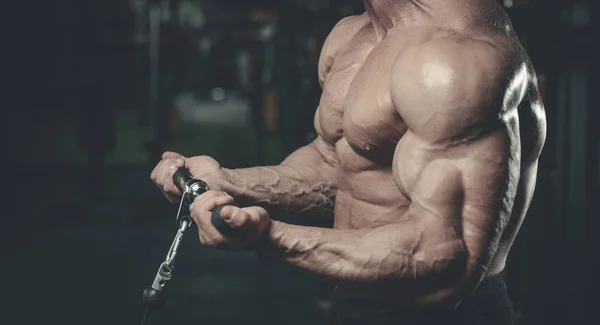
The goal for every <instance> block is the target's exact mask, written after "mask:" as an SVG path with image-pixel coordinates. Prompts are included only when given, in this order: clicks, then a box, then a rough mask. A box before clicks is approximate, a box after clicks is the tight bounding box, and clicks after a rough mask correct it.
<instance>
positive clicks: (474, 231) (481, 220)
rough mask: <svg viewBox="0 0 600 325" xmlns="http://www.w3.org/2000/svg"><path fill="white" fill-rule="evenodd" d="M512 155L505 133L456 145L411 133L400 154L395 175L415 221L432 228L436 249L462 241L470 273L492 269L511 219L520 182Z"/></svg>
mask: <svg viewBox="0 0 600 325" xmlns="http://www.w3.org/2000/svg"><path fill="white" fill-rule="evenodd" d="M509 152H510V141H509V133H508V132H506V131H505V130H503V129H502V128H498V129H494V130H493V131H490V132H488V133H486V134H485V135H482V136H480V137H478V138H477V139H471V140H469V141H466V142H462V143H459V144H452V145H440V144H435V143H432V142H430V141H427V140H422V139H421V138H420V137H419V136H418V135H416V134H415V133H413V132H411V131H409V132H408V133H407V134H406V135H405V136H404V138H403V139H401V141H400V143H399V144H398V148H397V150H396V154H395V159H394V174H395V177H396V181H397V183H398V186H399V188H400V189H401V190H402V191H403V192H404V193H405V195H406V196H407V197H408V198H409V199H410V200H411V207H410V210H409V212H410V215H411V217H413V218H416V219H419V220H420V222H422V223H426V224H427V225H428V229H430V230H431V231H429V232H428V234H429V235H431V236H432V237H431V238H429V239H427V240H428V241H430V245H431V246H432V247H444V245H448V246H449V247H450V246H451V245H450V243H451V242H454V241H455V240H456V239H460V240H461V241H462V242H463V244H464V249H465V253H466V256H467V257H468V263H467V264H468V265H469V266H470V269H471V271H473V270H475V269H473V267H477V268H480V269H485V268H486V267H487V265H488V264H489V262H490V261H491V257H492V256H493V254H494V253H495V250H496V248H497V243H498V240H499V239H500V235H501V233H502V230H503V227H504V225H505V224H506V219H507V218H508V211H509V210H510V205H511V202H512V199H513V198H514V191H513V190H512V188H513V187H514V185H516V184H515V182H516V179H518V175H515V173H514V172H515V167H517V166H516V161H515V160H514V159H512V158H511V157H510V155H509ZM516 172H517V173H518V168H516ZM445 242H448V243H446V244H445ZM452 247H454V246H452ZM448 253H449V254H455V252H451V251H449V252H448Z"/></svg>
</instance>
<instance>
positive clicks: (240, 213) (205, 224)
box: [190, 190, 271, 250]
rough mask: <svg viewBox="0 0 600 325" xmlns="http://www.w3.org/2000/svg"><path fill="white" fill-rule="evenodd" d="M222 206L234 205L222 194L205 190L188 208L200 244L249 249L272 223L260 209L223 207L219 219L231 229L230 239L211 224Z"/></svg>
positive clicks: (220, 247) (226, 195)
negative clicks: (216, 210) (215, 212)
mask: <svg viewBox="0 0 600 325" xmlns="http://www.w3.org/2000/svg"><path fill="white" fill-rule="evenodd" d="M222 204H233V198H232V197H231V196H229V195H228V194H227V193H225V192H221V191H213V190H211V191H207V192H205V193H204V194H202V195H200V196H198V197H196V199H195V200H194V202H193V203H192V204H191V205H190V215H191V217H192V219H194V221H195V222H196V225H197V226H198V234H199V236H200V242H201V243H202V244H203V245H206V246H210V247H214V248H219V249H223V250H252V249H255V248H257V244H258V242H259V241H260V239H261V238H263V236H264V235H266V231H267V229H268V228H269V226H270V224H271V218H270V217H269V214H268V213H267V211H266V210H265V209H263V208H261V207H247V208H238V207H236V206H226V207H224V208H223V209H222V210H221V218H222V219H223V221H225V223H226V224H227V225H229V227H231V228H232V233H233V234H232V235H231V236H224V235H223V234H221V233H220V232H219V231H217V229H216V228H215V227H214V226H213V224H212V222H211V218H212V213H213V210H214V209H215V208H216V207H217V206H219V205H222Z"/></svg>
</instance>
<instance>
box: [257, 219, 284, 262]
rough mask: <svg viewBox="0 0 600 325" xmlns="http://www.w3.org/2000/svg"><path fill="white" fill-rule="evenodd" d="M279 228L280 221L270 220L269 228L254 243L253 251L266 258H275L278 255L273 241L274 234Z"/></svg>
mask: <svg viewBox="0 0 600 325" xmlns="http://www.w3.org/2000/svg"><path fill="white" fill-rule="evenodd" d="M280 226H281V222H280V221H276V220H273V219H271V221H270V223H269V226H268V227H267V229H266V230H265V232H264V233H263V234H262V236H261V237H260V239H259V240H258V241H257V243H256V246H255V249H254V250H255V251H256V252H257V253H259V254H260V255H263V256H267V257H276V256H278V255H279V254H278V253H279V252H278V251H279V250H278V249H277V243H276V242H275V240H274V239H275V238H276V236H275V234H276V233H277V229H279V227H280Z"/></svg>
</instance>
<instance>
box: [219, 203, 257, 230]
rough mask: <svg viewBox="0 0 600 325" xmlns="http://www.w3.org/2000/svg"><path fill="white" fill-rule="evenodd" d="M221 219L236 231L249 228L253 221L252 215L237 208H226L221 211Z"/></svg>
mask: <svg viewBox="0 0 600 325" xmlns="http://www.w3.org/2000/svg"><path fill="white" fill-rule="evenodd" d="M221 219H223V221H225V223H227V224H228V225H229V226H230V227H231V228H235V229H244V228H247V227H248V226H247V224H248V223H249V222H250V221H251V217H250V215H248V213H247V212H246V211H244V210H242V209H241V208H238V207H236V206H226V207H224V208H223V209H221Z"/></svg>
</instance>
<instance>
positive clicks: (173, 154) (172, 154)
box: [162, 151, 185, 159]
mask: <svg viewBox="0 0 600 325" xmlns="http://www.w3.org/2000/svg"><path fill="white" fill-rule="evenodd" d="M171 158H185V157H184V156H182V155H180V154H178V153H177V152H173V151H165V153H163V154H162V159H171Z"/></svg>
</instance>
